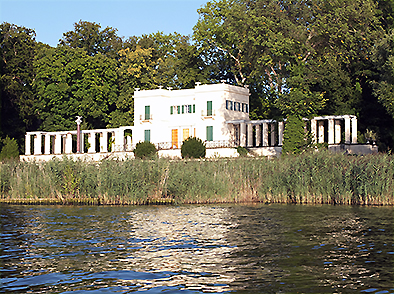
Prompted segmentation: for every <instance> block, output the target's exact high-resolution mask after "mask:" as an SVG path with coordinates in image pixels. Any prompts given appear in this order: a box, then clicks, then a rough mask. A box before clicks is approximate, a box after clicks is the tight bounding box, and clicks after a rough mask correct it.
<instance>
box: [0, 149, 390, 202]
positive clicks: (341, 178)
mask: <svg viewBox="0 0 394 294" xmlns="http://www.w3.org/2000/svg"><path fill="white" fill-rule="evenodd" d="M393 167H394V157H393V156H392V155H387V154H377V155H368V156H347V155H343V154H333V153H330V152H327V151H319V152H310V153H309V152H308V153H304V154H301V155H299V156H284V157H280V158H278V159H274V160H268V159H265V158H259V159H253V158H249V157H248V158H246V157H244V158H235V159H231V160H229V159H215V160H199V161H185V160H167V159H157V160H135V159H130V160H124V161H117V160H104V161H102V162H100V163H99V164H97V163H92V162H90V163H89V162H83V161H76V162H74V161H72V160H68V159H67V158H63V159H62V160H53V161H50V162H44V163H39V164H38V163H26V162H7V163H4V164H1V165H0V191H1V195H0V198H2V199H27V200H28V199H43V198H50V199H57V200H60V201H62V202H63V203H69V201H70V199H71V200H72V199H80V200H84V199H85V200H89V199H90V200H93V203H101V204H146V203H155V201H162V200H163V199H164V201H165V203H209V202H211V203H220V202H250V201H254V202H256V201H257V202H263V203H300V204H304V203H305V204H324V203H330V204H358V205H393V204H394V192H393V191H394V168H393ZM90 200H89V201H90Z"/></svg>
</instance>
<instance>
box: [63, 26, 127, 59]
mask: <svg viewBox="0 0 394 294" xmlns="http://www.w3.org/2000/svg"><path fill="white" fill-rule="evenodd" d="M116 31H117V30H116V29H114V28H111V27H106V28H105V29H101V25H100V24H97V23H95V22H89V21H82V20H80V21H79V22H77V23H75V24H74V30H73V31H68V32H66V33H63V38H62V39H60V40H59V43H60V45H64V46H68V47H70V48H82V49H85V50H86V52H87V54H88V55H89V56H94V55H96V54H98V53H101V54H104V55H107V56H109V57H112V58H115V57H116V55H117V52H118V51H119V50H120V49H121V48H122V39H121V38H120V37H119V36H118V35H117V33H116Z"/></svg>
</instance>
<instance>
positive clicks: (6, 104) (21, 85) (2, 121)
mask: <svg viewBox="0 0 394 294" xmlns="http://www.w3.org/2000/svg"><path fill="white" fill-rule="evenodd" d="M35 36H36V34H35V32H34V30H31V29H28V28H25V27H19V26H16V25H14V24H9V23H2V24H1V25H0V99H1V101H0V114H1V115H0V137H1V136H4V137H5V136H9V137H11V138H16V139H17V141H19V143H20V144H21V143H22V142H23V140H24V134H25V132H26V130H27V129H34V128H35V113H34V107H33V105H34V103H35V95H34V91H33V89H32V81H33V79H34V76H35V74H34V67H33V59H34V54H35V49H36V46H37V44H36V41H35Z"/></svg>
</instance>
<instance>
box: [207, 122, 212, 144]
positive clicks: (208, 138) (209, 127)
mask: <svg viewBox="0 0 394 294" xmlns="http://www.w3.org/2000/svg"><path fill="white" fill-rule="evenodd" d="M207 141H213V126H207Z"/></svg>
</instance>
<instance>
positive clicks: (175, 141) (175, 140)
mask: <svg viewBox="0 0 394 294" xmlns="http://www.w3.org/2000/svg"><path fill="white" fill-rule="evenodd" d="M171 148H178V129H173V130H171Z"/></svg>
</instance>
